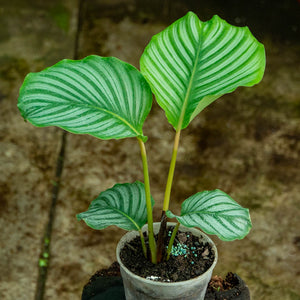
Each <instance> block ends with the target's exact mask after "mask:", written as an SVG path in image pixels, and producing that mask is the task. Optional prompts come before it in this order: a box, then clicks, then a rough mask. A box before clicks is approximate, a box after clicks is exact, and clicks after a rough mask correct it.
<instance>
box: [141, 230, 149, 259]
mask: <svg viewBox="0 0 300 300" xmlns="http://www.w3.org/2000/svg"><path fill="white" fill-rule="evenodd" d="M139 233H140V237H141V242H142V248H143V252H144V256H145V258H147V248H146V244H145V238H144V234H143V232H142V230H139Z"/></svg>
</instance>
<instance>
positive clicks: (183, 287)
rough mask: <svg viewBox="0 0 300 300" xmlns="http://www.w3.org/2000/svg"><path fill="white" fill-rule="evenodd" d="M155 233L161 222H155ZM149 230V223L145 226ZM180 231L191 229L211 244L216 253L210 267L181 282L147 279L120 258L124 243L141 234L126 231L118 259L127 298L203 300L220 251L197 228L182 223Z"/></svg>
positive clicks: (118, 251) (136, 299)
mask: <svg viewBox="0 0 300 300" xmlns="http://www.w3.org/2000/svg"><path fill="white" fill-rule="evenodd" d="M172 225H173V226H175V225H176V224H175V223H168V226H172ZM153 226H154V233H157V232H158V230H159V226H160V223H154V224H153ZM143 230H144V231H145V230H147V225H146V226H145V227H144V228H143ZM179 230H180V231H190V232H192V234H193V235H195V236H198V237H199V238H200V239H201V240H202V241H205V242H208V243H209V244H211V246H212V249H213V251H214V254H215V259H214V262H213V264H212V265H211V266H210V268H209V269H208V270H207V271H206V272H205V273H203V274H202V275H200V276H198V277H195V278H192V279H190V280H185V281H180V282H171V283H169V282H159V281H153V280H150V279H146V278H143V277H140V276H137V275H136V274H134V273H132V272H131V271H129V270H128V269H127V268H126V267H125V266H124V264H123V263H122V261H121V259H120V251H121V249H122V248H123V247H124V245H125V244H126V243H127V242H129V241H131V240H132V239H134V238H135V237H136V236H139V233H138V232H136V231H130V232H128V233H126V234H125V235H124V236H123V237H122V238H121V240H120V241H119V243H118V246H117V260H118V262H119V264H120V271H121V275H122V279H123V284H124V289H125V296H126V300H159V299H165V300H168V299H169V300H203V299H204V296H205V292H206V289H207V285H208V283H209V281H210V279H211V275H212V271H213V269H214V267H215V265H216V263H217V259H218V252H217V248H216V246H215V244H214V243H213V241H212V240H211V239H210V238H209V237H208V236H207V235H205V234H204V233H203V232H201V231H200V230H198V229H195V228H187V227H184V226H182V225H180V227H179Z"/></svg>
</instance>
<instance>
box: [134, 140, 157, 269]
mask: <svg viewBox="0 0 300 300" xmlns="http://www.w3.org/2000/svg"><path fill="white" fill-rule="evenodd" d="M138 142H139V145H140V149H141V156H142V162H143V173H144V185H145V193H146V206H147V219H148V237H149V248H150V253H151V262H152V263H153V264H156V263H157V259H156V243H155V239H154V232H153V216H152V205H151V193H150V180H149V170H148V163H147V154H146V148H145V144H144V142H143V141H142V140H141V139H140V138H138Z"/></svg>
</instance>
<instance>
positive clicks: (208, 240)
mask: <svg viewBox="0 0 300 300" xmlns="http://www.w3.org/2000/svg"><path fill="white" fill-rule="evenodd" d="M176 224H177V223H175V222H168V223H167V226H175V225H176ZM157 225H160V222H155V223H153V227H157ZM147 227H148V224H145V225H144V226H143V227H142V232H144V231H146V229H147ZM158 228H159V227H158ZM179 229H180V230H182V231H191V232H192V233H193V234H196V235H197V234H198V235H199V233H200V234H201V235H202V237H204V239H205V240H206V241H207V242H208V243H210V245H211V246H212V249H213V251H214V254H215V258H214V261H213V263H212V264H211V266H210V267H209V268H208V269H207V270H206V271H205V272H204V273H202V274H201V275H199V276H197V277H194V278H191V279H188V280H183V281H176V282H163V281H155V280H151V279H146V278H144V277H141V276H138V275H136V274H135V273H133V272H131V271H130V270H129V269H128V268H127V267H126V266H125V265H124V264H123V262H122V260H121V258H120V255H119V254H120V252H121V249H122V248H121V244H122V243H123V241H124V242H125V240H126V236H128V235H131V239H133V238H135V237H136V236H139V232H138V231H136V230H132V231H129V232H127V233H126V234H124V235H123V236H122V238H121V239H120V241H119V242H118V245H117V249H116V254H117V261H118V263H119V264H120V267H122V268H123V269H124V270H125V271H126V272H127V273H129V274H130V276H132V277H133V278H135V279H136V280H140V281H141V282H143V283H146V284H147V283H148V284H149V283H151V284H152V285H156V286H170V287H171V286H173V287H175V286H180V285H182V284H184V283H185V282H189V283H193V282H197V281H199V280H201V279H202V280H204V278H205V277H206V276H207V275H208V274H209V272H212V270H213V269H214V268H215V266H216V264H217V261H218V251H217V247H216V245H215V243H214V242H213V241H212V240H211V239H210V237H208V236H207V235H206V234H205V233H203V231H201V230H200V229H198V228H188V227H185V226H183V225H181V224H180V226H179ZM154 232H155V229H154ZM124 244H125V243H124ZM124 244H123V245H122V247H123V246H124Z"/></svg>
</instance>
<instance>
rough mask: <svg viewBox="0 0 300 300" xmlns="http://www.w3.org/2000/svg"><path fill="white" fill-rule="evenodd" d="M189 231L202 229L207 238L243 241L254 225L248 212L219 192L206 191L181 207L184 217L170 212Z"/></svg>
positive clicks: (188, 200)
mask: <svg viewBox="0 0 300 300" xmlns="http://www.w3.org/2000/svg"><path fill="white" fill-rule="evenodd" d="M167 216H168V217H169V218H175V217H176V219H177V220H178V222H179V223H181V224H182V225H184V226H186V227H199V228H201V229H202V230H203V231H204V232H206V233H208V234H216V235H217V236H218V237H219V238H220V239H221V240H224V241H232V240H235V239H242V238H244V237H245V236H246V235H247V234H248V233H249V231H250V229H251V227H252V225H251V220H250V215H249V210H248V209H247V208H243V207H242V206H240V205H239V204H238V203H237V202H235V201H234V200H233V199H232V198H231V197H230V196H228V195H227V194H226V193H224V192H222V191H220V190H214V191H204V192H201V193H197V194H195V195H193V196H191V197H189V198H188V199H186V200H185V201H184V202H183V203H182V206H181V216H175V215H174V214H173V213H172V212H170V211H168V212H167Z"/></svg>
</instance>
